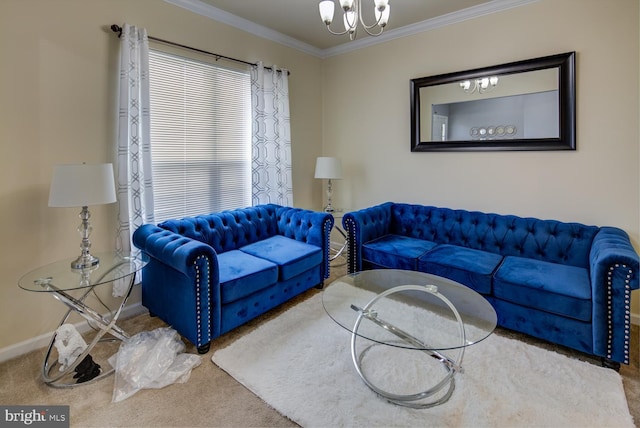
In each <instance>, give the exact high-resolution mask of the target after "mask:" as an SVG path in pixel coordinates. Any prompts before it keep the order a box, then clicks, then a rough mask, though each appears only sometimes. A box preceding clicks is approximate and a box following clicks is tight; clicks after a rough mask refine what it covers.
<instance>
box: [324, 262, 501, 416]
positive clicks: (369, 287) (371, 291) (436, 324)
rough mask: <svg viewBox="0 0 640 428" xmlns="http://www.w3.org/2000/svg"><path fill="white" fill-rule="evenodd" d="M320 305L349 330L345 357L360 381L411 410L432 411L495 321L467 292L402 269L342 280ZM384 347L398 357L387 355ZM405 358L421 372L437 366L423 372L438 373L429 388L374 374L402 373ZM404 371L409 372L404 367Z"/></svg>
mask: <svg viewBox="0 0 640 428" xmlns="http://www.w3.org/2000/svg"><path fill="white" fill-rule="evenodd" d="M322 303H323V305H324V309H325V311H326V312H327V314H328V315H329V316H330V317H331V318H332V319H333V320H334V321H335V322H336V323H337V324H338V325H340V326H341V327H343V328H345V329H346V330H348V331H349V332H351V358H352V360H353V364H354V366H355V368H356V371H357V372H358V375H359V376H360V377H361V378H362V380H363V381H364V382H365V384H366V385H367V386H368V387H369V388H371V389H372V390H373V391H374V392H376V393H377V394H379V395H380V396H382V397H384V398H385V399H387V400H388V401H390V402H392V403H395V404H399V405H402V406H407V407H413V408H427V407H432V406H436V405H438V404H442V403H444V402H446V401H447V400H448V399H449V398H450V397H451V394H453V391H454V389H455V381H454V376H455V374H456V373H457V372H459V371H461V370H462V358H463V356H464V350H465V348H466V347H467V346H470V345H473V344H475V343H478V342H480V341H482V340H483V339H486V338H487V337H488V336H489V335H490V334H491V333H492V332H493V330H494V329H495V327H496V322H497V317H496V312H495V310H494V309H493V307H492V306H491V305H490V304H489V302H488V301H487V300H486V299H485V298H484V297H482V296H481V295H480V294H478V293H476V292H475V291H473V290H471V289H470V288H468V287H465V286H464V285H462V284H459V283H457V282H454V281H451V280H449V279H446V278H442V277H439V276H435V275H430V274H426V273H422V272H414V271H407V270H396V269H377V270H367V271H362V272H357V273H354V274H350V275H346V276H344V277H342V278H339V279H338V280H336V281H334V282H332V283H331V284H330V285H329V286H327V287H326V288H325V290H324V292H323V297H322ZM358 342H360V346H359V343H358ZM363 344H364V345H363ZM377 348H386V349H385V350H384V351H385V352H386V354H380V353H379V352H377V351H374V350H376V349H377ZM394 349H395V351H394ZM389 350H391V351H393V352H392V353H391V354H393V353H396V354H397V358H396V356H395V355H392V356H389V354H390V353H389ZM416 352H417V353H418V354H416ZM403 353H409V354H412V355H411V358H410V359H408V360H406V361H412V364H413V361H414V360H415V361H416V362H417V363H416V364H417V366H418V367H424V368H425V370H426V369H427V367H428V366H430V365H434V364H435V365H436V366H437V367H436V368H435V369H433V368H429V373H432V371H433V370H435V373H436V376H434V378H433V379H431V378H430V379H429V385H419V386H417V389H415V390H411V391H408V392H407V391H402V392H398V391H395V390H393V391H390V389H394V388H389V387H387V386H380V385H379V382H378V379H376V376H377V375H374V374H373V372H374V371H377V372H381V371H383V372H386V373H392V374H393V373H394V370H401V371H402V370H404V369H405V368H404V367H395V366H396V365H398V364H402V362H403V361H405V360H404V359H403V357H402V355H401V354H403ZM385 355H386V356H385ZM415 357H418V358H417V359H416V358H415ZM423 365H424V366H423ZM392 366H393V367H392ZM381 367H386V368H388V370H387V369H386V368H385V369H382V370H381V369H380V368H381ZM369 368H373V370H370V369H369ZM410 369H414V370H415V368H410V367H406V370H407V371H408V370H410ZM419 369H420V368H419ZM370 372H371V373H370ZM391 376H393V375H391ZM412 388H413V387H412Z"/></svg>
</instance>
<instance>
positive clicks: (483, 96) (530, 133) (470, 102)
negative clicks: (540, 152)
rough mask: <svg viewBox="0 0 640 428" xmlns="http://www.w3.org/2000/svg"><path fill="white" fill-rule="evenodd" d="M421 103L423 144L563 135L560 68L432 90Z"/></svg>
mask: <svg viewBox="0 0 640 428" xmlns="http://www.w3.org/2000/svg"><path fill="white" fill-rule="evenodd" d="M483 80H484V82H483ZM483 83H484V84H483ZM420 100H421V104H422V105H421V108H420V111H421V115H420V138H421V141H464V140H500V139H501V140H509V139H511V140H513V139H516V138H558V137H559V135H560V128H559V126H560V124H559V91H558V70H557V69H555V68H554V69H547V70H538V71H530V72H527V73H520V74H511V75H502V76H491V77H485V78H483V79H476V80H465V81H462V82H454V83H449V84H446V85H437V86H428V87H425V88H421V89H420Z"/></svg>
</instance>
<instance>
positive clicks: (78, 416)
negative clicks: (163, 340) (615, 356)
mask: <svg viewBox="0 0 640 428" xmlns="http://www.w3.org/2000/svg"><path fill="white" fill-rule="evenodd" d="M343 273H344V266H342V267H338V268H335V269H332V277H337V276H339V275H341V274H343ZM316 293H318V291H317V290H315V289H312V290H309V291H308V292H306V293H304V294H303V295H302V296H299V297H297V298H295V299H293V300H292V301H291V302H289V303H287V304H285V305H283V306H281V307H279V308H277V309H275V310H273V311H271V312H269V313H267V314H265V315H263V316H261V317H259V318H257V319H255V320H253V321H251V322H250V323H248V324H247V325H244V326H242V327H240V328H238V329H236V330H234V331H232V332H230V333H229V334H226V335H224V336H223V337H220V338H218V339H217V340H215V341H214V342H213V343H212V346H211V350H210V351H209V353H208V354H207V355H204V356H203V361H202V364H201V365H200V366H199V367H196V368H195V369H194V370H193V372H192V374H191V379H190V380H189V381H188V382H187V383H185V384H176V385H172V386H169V387H167V388H164V389H161V390H144V391H140V392H138V393H137V394H135V395H134V396H132V397H130V398H128V399H127V400H125V401H122V402H120V403H115V404H113V403H111V397H112V394H113V376H111V377H109V378H107V379H104V380H102V381H100V382H98V383H95V384H92V385H84V386H81V387H78V388H73V389H54V388H50V387H48V386H46V385H44V384H42V382H41V380H40V367H41V364H42V358H43V355H44V350H39V351H35V352H32V353H29V354H27V355H24V356H22V357H19V358H15V359H13V360H11V361H7V362H5V363H2V364H0V385H1V386H0V404H2V405H12V404H14V405H18V404H21V405H43V404H51V405H55V404H61V405H69V406H70V409H71V411H70V413H71V425H72V426H77V427H116V426H117V427H196V426H202V427H214V426H215V427H276V426H277V427H287V426H296V424H294V423H293V422H291V421H290V420H288V419H287V418H285V417H283V416H281V415H280V414H278V412H276V411H275V410H273V409H271V408H269V406H267V405H266V404H265V403H264V402H263V401H262V400H260V399H259V398H258V397H256V396H255V395H254V394H252V393H251V392H249V391H248V390H247V389H246V388H245V387H243V386H242V385H240V384H239V383H238V382H236V381H235V380H234V379H233V378H231V377H230V376H229V375H228V374H226V373H225V372H224V371H222V370H221V369H219V368H218V367H217V366H216V365H215V364H212V363H211V361H210V359H211V356H212V355H213V353H214V352H215V351H216V350H218V349H222V348H224V347H226V346H227V345H229V344H230V343H232V342H233V341H235V340H236V339H238V338H239V337H242V336H244V335H245V334H247V333H248V332H250V331H253V330H254V329H255V328H256V327H257V326H259V325H262V324H264V323H265V322H266V321H267V320H270V319H273V318H276V317H277V316H278V315H280V314H281V313H283V312H284V311H285V310H287V309H289V308H290V307H291V306H293V305H296V304H298V303H300V302H302V301H304V300H306V299H308V298H309V297H311V296H313V295H315V294H316ZM122 326H123V327H124V328H125V330H126V331H127V332H129V333H130V334H135V333H137V332H140V331H144V330H152V329H155V328H158V327H164V326H165V325H164V323H163V322H162V321H160V320H158V319H156V318H150V317H148V316H147V315H140V316H137V317H134V318H131V319H129V320H125V321H124V322H123V323H122ZM496 334H500V335H504V336H507V337H512V338H516V339H520V340H525V341H526V342H527V343H530V344H534V345H537V346H541V347H544V348H547V349H554V350H556V351H558V352H561V353H563V354H566V355H570V356H576V357H579V358H581V359H587V360H589V359H588V358H585V357H584V356H583V355H581V354H580V355H578V354H576V353H574V352H572V351H569V350H565V349H559V348H558V347H557V346H552V345H549V344H545V343H541V342H539V341H536V340H534V339H531V338H528V337H525V336H522V335H519V334H516V333H512V332H506V331H504V330H498V331H497V332H496ZM639 339H640V332H639V329H638V326H634V327H633V330H632V349H631V352H632V355H634V358H633V361H632V364H631V365H630V366H623V367H622V368H621V370H620V374H621V375H622V377H623V383H624V388H625V393H626V396H627V402H628V404H629V409H630V411H631V415H632V416H633V417H634V420H635V423H636V426H640V370H639V368H638V366H639V361H638V360H639V357H640V350H639V346H638V343H639V341H640V340H639ZM187 352H192V353H195V350H194V348H193V347H192V346H188V347H187ZM594 405H597V403H594ZM427 411H428V410H427Z"/></svg>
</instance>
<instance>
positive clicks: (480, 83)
mask: <svg viewBox="0 0 640 428" xmlns="http://www.w3.org/2000/svg"><path fill="white" fill-rule="evenodd" d="M496 86H498V76H489V77H483V78H481V79H476V80H474V81H471V80H465V81H464V82H460V87H461V88H462V90H463V91H465V92H466V93H467V94H473V93H474V92H477V93H479V94H483V93H485V92H489V91H490V90H492V89H493V88H495V87H496Z"/></svg>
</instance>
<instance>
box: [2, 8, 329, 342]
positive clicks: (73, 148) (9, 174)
mask: <svg viewBox="0 0 640 428" xmlns="http://www.w3.org/2000/svg"><path fill="white" fill-rule="evenodd" d="M124 22H127V23H130V24H134V25H138V26H141V27H145V28H147V30H148V32H149V34H150V35H152V36H156V37H159V38H162V39H167V40H171V41H175V42H179V43H183V44H186V45H189V46H194V47H198V48H201V49H204V50H209V51H213V52H216V53H219V54H223V55H227V56H232V57H235V58H239V59H243V60H246V61H251V62H254V61H258V60H262V61H264V63H265V64H267V65H271V64H277V65H279V66H283V67H287V68H289V69H290V70H291V76H290V80H289V89H290V93H291V95H290V97H291V99H290V104H291V105H290V108H291V127H292V129H291V135H292V152H293V165H294V167H293V182H294V203H295V205H297V206H301V207H309V208H312V207H315V205H320V203H321V198H322V188H321V187H320V185H319V184H318V183H317V182H316V180H314V179H313V176H312V174H310V173H309V171H312V170H313V168H314V165H315V158H316V157H317V156H320V155H321V154H322V153H321V151H322V144H321V143H322V140H321V131H322V129H321V125H322V122H321V120H320V119H319V118H320V116H321V88H320V85H319V84H318V81H319V80H320V72H321V67H320V64H321V60H320V59H318V58H315V57H312V56H309V55H306V54H303V53H301V52H300V51H297V50H293V49H290V48H286V47H284V46H282V45H279V44H276V43H273V42H269V41H266V40H264V39H261V38H257V37H255V36H252V35H249V34H247V33H244V32H242V31H239V30H236V29H234V28H231V27H228V26H226V25H222V24H219V23H217V22H215V21H212V20H210V19H208V18H205V17H202V16H199V15H196V14H193V13H191V12H188V11H186V10H184V9H181V8H178V7H176V6H173V5H170V4H168V3H166V2H164V1H162V0H0V55H1V56H2V58H1V60H0V61H1V63H2V65H1V66H0V144H1V146H0V147H1V148H0V150H1V151H0V177H1V179H0V207H1V208H0V210H1V211H0V225H2V226H1V227H2V236H3V242H4V245H3V246H2V247H1V248H0V273H1V275H0V350H1V349H3V348H5V347H8V346H10V345H14V344H17V343H20V342H23V341H25V340H28V339H30V338H33V337H36V336H39V335H42V334H44V333H46V332H49V331H52V330H54V329H55V328H56V327H57V323H58V321H59V320H60V318H61V317H62V315H63V314H64V307H63V305H61V304H60V303H58V302H56V301H54V299H52V298H51V296H48V295H45V294H39V293H33V292H27V291H23V290H21V289H19V288H18V286H17V283H18V279H19V278H20V277H21V276H22V275H23V274H24V273H26V272H27V271H29V270H31V269H34V268H36V267H38V266H40V265H43V264H45V263H49V262H53V261H55V260H58V259H62V258H67V257H71V256H73V255H75V254H76V253H77V252H79V248H78V245H79V239H80V238H79V237H78V235H77V233H76V227H77V226H78V224H79V219H78V217H77V214H78V212H79V210H76V209H72V208H69V209H67V208H49V207H48V206H47V199H48V192H49V183H50V180H51V173H52V167H53V165H54V164H57V163H74V162H83V161H85V162H88V163H91V162H112V160H113V154H114V153H115V152H114V141H115V127H116V107H115V95H114V94H115V93H116V88H117V80H116V76H117V73H118V69H117V67H118V59H117V54H118V43H119V41H118V38H117V36H116V35H115V34H114V33H112V32H111V31H110V30H109V29H108V28H109V26H110V25H111V24H120V25H122V24H123V23H124ZM91 212H92V222H93V225H94V234H93V235H92V237H91V238H92V244H93V249H94V250H96V251H105V250H109V249H111V248H113V243H114V242H115V233H114V230H115V222H114V218H115V213H116V211H115V204H114V205H111V206H105V207H92V208H91ZM107 291H108V290H104V292H105V295H107V296H108V294H109V293H108V292H107ZM131 301H132V302H134V303H135V302H139V289H136V290H135V293H134V295H133V296H132V300H131Z"/></svg>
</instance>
